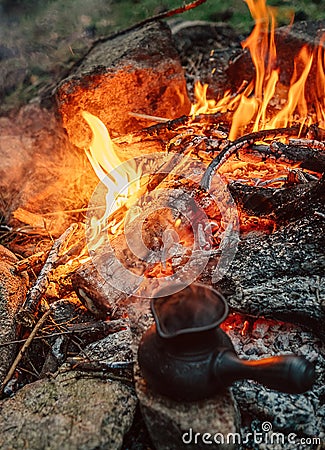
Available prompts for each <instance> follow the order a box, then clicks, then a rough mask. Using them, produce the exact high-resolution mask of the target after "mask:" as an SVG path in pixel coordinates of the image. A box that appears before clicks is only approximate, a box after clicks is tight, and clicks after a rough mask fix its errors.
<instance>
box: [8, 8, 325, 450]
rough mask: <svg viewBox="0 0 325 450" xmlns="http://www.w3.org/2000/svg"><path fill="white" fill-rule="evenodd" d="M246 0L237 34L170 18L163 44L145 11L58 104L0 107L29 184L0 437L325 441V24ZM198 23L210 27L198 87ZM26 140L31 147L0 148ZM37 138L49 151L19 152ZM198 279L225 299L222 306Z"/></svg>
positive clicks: (163, 442)
mask: <svg viewBox="0 0 325 450" xmlns="http://www.w3.org/2000/svg"><path fill="white" fill-rule="evenodd" d="M199 3H200V2H199ZM247 4H248V6H249V8H250V11H251V13H252V16H253V17H254V19H255V21H256V26H255V28H254V30H253V32H252V33H251V35H250V36H249V37H248V38H246V39H245V40H244V41H243V43H242V47H241V46H240V43H239V42H240V39H239V37H238V36H237V35H236V33H235V32H233V31H231V30H230V29H229V28H228V27H225V26H221V25H214V24H209V25H206V24H205V25H204V24H202V23H194V24H186V23H185V24H184V23H181V24H178V23H175V24H174V25H173V26H172V31H173V34H174V40H175V41H174V42H176V44H174V42H173V40H172V37H171V33H170V30H169V28H168V26H167V25H165V24H162V23H160V22H156V21H151V22H150V21H148V23H146V24H143V25H141V26H139V27H137V28H135V29H133V30H131V31H128V32H126V33H121V34H118V35H117V36H115V37H112V38H111V39H106V40H103V41H100V42H98V43H96V44H95V45H94V46H93V48H92V49H91V50H90V51H89V52H88V54H87V55H86V56H85V57H84V58H83V59H82V60H81V61H80V62H79V63H77V64H76V65H75V66H74V67H73V68H72V70H71V71H70V73H69V75H68V76H67V77H66V78H65V79H63V80H61V82H60V83H58V85H57V86H56V88H55V90H54V91H53V94H52V96H51V107H50V109H48V110H47V111H45V110H44V109H43V108H42V107H41V106H40V105H37V104H34V105H33V104H32V105H29V106H27V107H26V108H22V110H21V112H20V113H19V115H18V116H17V119H16V121H15V122H16V123H15V127H14V128H13V127H12V128H10V127H11V126H12V123H11V122H10V119H9V118H8V119H5V118H4V119H2V122H1V121H0V126H1V128H2V129H7V130H13V131H8V132H7V133H8V136H7V141H6V143H5V144H4V146H3V149H1V151H2V153H3V160H4V161H5V164H6V167H7V169H8V168H10V167H12V165H15V164H16V165H17V174H18V172H19V174H18V175H17V176H16V175H15V172H13V173H14V175H12V177H13V178H12V179H10V177H9V178H8V175H7V174H6V171H4V173H3V175H4V176H3V179H4V180H5V181H3V186H4V190H5V192H6V193H7V196H9V195H10V189H9V188H10V187H11V186H12V185H13V184H14V183H15V182H17V180H19V178H23V179H24V185H23V186H22V189H21V190H20V192H18V193H17V200H16V202H15V204H11V207H10V210H9V209H8V217H7V220H6V222H5V223H4V224H3V225H2V229H1V231H2V235H3V240H2V243H3V244H5V246H6V247H8V249H9V250H11V251H12V252H13V253H14V254H16V255H19V256H18V259H17V257H16V256H15V255H13V254H12V253H10V251H9V250H6V249H4V250H3V252H2V253H1V261H0V262H1V263H2V264H3V265H4V270H3V272H4V274H5V277H4V280H3V281H1V290H3V291H4V292H5V294H4V296H3V298H2V299H1V302H2V304H1V305H0V307H1V308H2V312H1V311H0V312H1V314H0V316H5V311H9V313H8V315H9V318H8V317H6V319H5V320H4V322H3V329H4V330H5V331H4V333H3V335H0V341H1V342H0V345H1V346H2V348H4V349H6V351H4V352H3V361H2V369H1V371H0V375H1V382H2V395H3V399H2V400H1V402H2V403H1V408H2V413H1V421H0V428H1V430H2V433H1V436H2V437H1V438H0V442H1V447H2V448H22V447H19V446H22V442H23V441H24V442H27V443H28V445H29V447H30V448H35V449H36V448H45V447H46V446H47V447H48V448H53V449H54V448H64V447H62V446H63V443H64V442H66V441H67V440H68V441H69V440H70V441H69V442H70V447H71V448H81V447H82V448H95V447H96V448H122V447H123V445H124V448H133V447H132V446H131V444H130V443H132V441H136V442H137V444H138V445H139V447H138V448H148V446H152V448H157V449H160V448H161V449H163V448H194V447H198V448H204V447H205V445H206V444H210V445H211V446H212V448H217V447H220V448H236V446H237V447H238V446H239V445H241V446H242V448H247V449H248V448H261V447H259V445H260V444H263V445H264V446H265V448H273V447H272V445H273V444H274V443H275V442H274V439H275V438H276V439H280V441H276V443H278V444H281V445H282V446H281V448H284V449H291V448H306V447H304V445H306V444H307V445H310V447H308V448H320V446H321V439H323V438H324V429H323V422H324V415H325V412H324V406H323V398H324V388H323V383H324V366H325V362H324V347H323V345H324V344H323V339H324V327H323V326H322V321H323V319H324V292H325V289H324V288H325V284H324V266H325V256H324V248H325V242H324V223H325V222H324V218H325V207H324V195H325V189H324V188H325V178H324V169H325V157H324V150H325V98H324V86H325V50H324V42H325V34H324V30H323V28H324V27H325V24H324V23H318V24H317V26H315V30H314V31H309V34H308V27H307V26H305V25H303V24H302V25H293V26H292V28H287V27H285V28H276V25H275V17H274V15H273V14H272V10H270V9H269V8H268V7H267V6H266V4H265V2H264V1H263V0H258V1H256V2H255V1H253V0H249V1H247ZM207 30H208V34H207ZM200 33H201V34H200ZM211 34H213V36H214V39H212V40H211ZM193 35H195V36H198V35H199V36H202V39H203V38H204V36H208V37H205V38H204V39H206V46H205V45H203V44H202V42H200V51H201V52H202V51H203V50H202V48H203V47H205V49H204V51H205V53H204V54H203V57H202V58H201V60H202V61H203V63H202V64H203V66H202V71H201V72H202V79H201V82H196V83H195V85H194V84H193V71H194V72H195V71H200V70H199V69H200V67H194V69H193V58H194V57H195V56H196V55H195V46H194V45H192V44H191V45H188V42H190V40H191V38H192V37H193ZM219 40H220V42H227V46H226V48H223V47H222V45H221V44H220V42H219ZM175 45H176V47H178V48H176V47H175ZM223 45H225V44H223ZM209 46H211V48H209ZM108 55H109V56H108ZM179 55H180V58H181V60H180V59H179ZM193 55H194V56H193ZM181 64H182V65H183V67H184V68H185V77H184V73H183V68H182V65H181ZM218 64H219V65H220V66H219V67H218ZM210 69H212V71H211V70H210ZM195 73H196V72H195ZM207 81H208V82H209V85H208V84H207V83H205V82H207ZM188 92H189V96H188ZM45 100H46V103H47V105H48V104H49V102H48V100H49V97H48V94H47V96H46V99H45V97H43V102H45ZM58 117H59V118H58ZM21 130H24V133H22V131H21ZM19 133H21V135H22V136H23V138H21V141H22V142H23V143H22V144H21V145H22V147H23V149H24V152H25V153H24V155H25V156H24V155H23V156H22V161H18V162H12V156H11V148H13V147H14V146H15V145H17V134H19ZM44 143H45V144H44ZM37 145H39V146H40V148H45V147H43V146H44V145H45V146H47V147H48V149H49V154H50V155H51V151H52V148H54V149H55V152H54V150H53V152H54V153H53V155H54V156H53V157H52V155H51V156H50V162H49V163H48V164H47V160H48V156H46V152H41V151H36V152H35V155H34V156H33V161H32V165H31V166H28V164H29V163H28V158H29V156H28V155H29V154H30V153H28V148H30V149H37V148H38V147H37ZM22 153H23V152H22ZM62 162H63V166H64V167H65V168H66V170H63V169H62ZM30 167H33V171H34V172H31V170H30ZM26 168H28V170H27V169H26ZM18 169H19V170H18ZM7 172H9V171H8V170H7ZM31 173H34V175H31ZM7 196H5V197H4V202H6V201H8V199H7ZM8 198H9V197H8ZM9 214H11V216H12V217H13V218H12V217H11V216H10V217H9ZM27 274H28V276H29V279H28V276H27ZM12 277H13V278H12ZM12 280H14V281H12ZM10 286H14V289H13V288H11V287H10ZM16 286H17V288H16ZM195 286H199V287H200V288H198V289H199V294H197V295H196V296H193V299H194V300H195V301H193V299H192V301H191V303H190V306H188V307H187V308H185V310H184V309H182V311H181V312H180V310H179V309H177V302H176V303H175V301H176V300H175V299H178V298H180V297H181V296H182V293H183V292H184V290H185V291H186V292H187V289H194V288H195ZM27 289H28V292H27V295H26V290H27ZM200 289H201V290H203V291H202V292H201V291H200ZM12 291H14V292H12ZM206 292H212V293H215V292H220V298H219V297H218V296H217V297H218V298H219V300H220V299H223V300H222V302H221V303H220V301H219V303H218V307H220V304H222V308H221V310H220V309H218V310H217V314H216V315H215V309H213V307H211V308H212V309H209V308H208V307H209V303H208V297H209V296H207V298H205V297H206ZM203 293H204V294H203ZM12 299H13V300H12ZM168 299H169V300H170V301H171V302H172V303H173V302H174V303H173V305H172V306H173V307H174V308H176V310H173V308H171V309H168V308H167V307H166V308H167V309H166V310H163V308H164V305H165V304H167V303H166V301H168ZM150 301H152V305H153V306H152V308H153V312H154V317H155V319H156V325H154V323H153V315H152V314H151V311H150ZM175 305H176V306H175ZM228 307H229V309H230V313H229V315H228V316H227V311H228ZM200 308H203V310H204V311H206V310H207V311H208V312H207V313H206V314H205V315H204V320H203V319H202V317H201V316H200V312H202V309H200ZM204 308H206V309H204ZM166 311H167V313H166ZM170 311H173V312H170ZM189 316H191V317H194V318H197V317H199V319H197V320H196V319H195V320H194V323H193V322H191V320H192V319H191V318H190V319H188V318H189ZM200 317H201V319H200ZM187 319H188V320H189V322H188V321H187ZM184 323H185V325H184ZM180 324H182V325H180ZM188 324H190V325H188ZM197 324H198V325H197ZM210 325H211V329H210ZM217 325H218V326H219V325H220V329H218V331H216V329H215V328H216V326H217ZM170 327H172V328H170ZM196 328H197V329H196ZM212 328H213V329H212ZM148 329H149V330H151V331H149V332H148V334H147V336H148V340H147V341H146V338H143V336H145V335H146V334H145V333H146V332H147V330H148ZM156 330H158V334H156ZM175 330H176V331H175ZM184 330H185V331H184ZM197 331H198V332H197ZM200 332H202V333H203V334H204V336H205V333H206V334H207V336H208V337H207V340H206V341H204V339H203V338H202V337H200V336H201V334H200ZM216 336H217V337H218V339H217V338H216ZM142 338H143V339H144V340H143V341H142V344H141V345H142V347H141V346H140V353H139V355H140V359H139V363H140V368H139V366H138V363H137V358H138V347H139V343H140V341H141V339H142ZM170 338H171V339H170ZM164 339H165V341H168V342H167V343H166V342H165V341H164ZM173 339H174V340H176V341H177V342H174V341H173ZM214 340H216V343H217V344H218V345H216V346H214V347H213V349H212V350H211V348H212V347H211V345H212V344H211V343H212V342H214ZM179 341H181V343H179ZM202 343H204V345H203V344H202ZM210 344H211V345H210ZM164 345H165V346H166V349H165V350H164V349H163V347H164ZM205 345H206V346H207V348H208V350H209V351H206V347H205ZM193 348H194V350H195V351H194V350H193ZM225 348H226V350H225ZM8 349H10V351H7V350H8ZM210 350H211V352H210ZM216 351H217V355H216V354H215V352H216ZM159 352H161V353H159ZM210 353H211V354H212V353H213V355H214V357H216V359H213V358H212V357H211V354H210ZM175 354H176V357H175V358H174V359H172V358H171V357H170V355H173V356H175ZM189 354H191V360H186V358H188V355H189ZM236 354H237V355H238V357H239V358H240V360H242V362H240V360H239V359H237V356H236ZM292 354H294V355H296V356H292ZM12 355H16V360H14V358H13V357H12ZM193 355H194V356H193ZM202 355H203V357H202ZM220 355H221V356H220ZM222 355H223V356H222ZM224 355H226V356H224ZM229 355H230V356H229ZM290 355H291V356H290ZM220 358H221V359H222V358H223V362H222V361H221V363H222V364H221V363H220V366H218V370H217V369H216V367H217V365H218V364H217V362H216V361H219V360H220ZM212 360H213V361H215V363H214V365H213V364H212V363H211V361H212ZM243 360H247V361H243ZM256 360H260V361H261V362H260V366H259V364H258V362H257V361H256ZM175 361H176V362H175ZM179 361H181V363H182V364H180V363H179ZM184 361H185V362H184ZM199 361H201V362H202V361H204V364H201V363H200V364H201V366H200V364H199ZM219 362H220V361H219ZM159 364H161V367H160V366H159ZM178 364H180V365H179V366H178ZM211 364H212V365H213V370H212V372H213V374H214V376H215V377H217V379H218V380H219V378H218V377H220V373H222V377H223V381H222V382H220V385H218V388H217V389H216V390H215V389H213V388H211V386H212V385H213V383H212V381H211V373H212V372H210V366H209V365H211ZM267 364H269V365H270V366H269V367H268V369H266V365H267ZM277 364H278V365H277ZM176 366H177V367H176ZM203 366H204V367H203ZM208 366H209V367H208ZM230 366H231V367H230ZM239 366H240V370H241V371H242V373H239V372H240V370H239V369H238V367H239ZM175 367H176V369H177V370H176V369H175ZM314 367H315V380H314V376H313V371H314ZM167 368H168V370H167ZM279 368H280V369H281V370H282V371H281V370H279ZM174 369H175V370H176V372H175V370H174ZM257 369H258V374H257V375H255V373H253V372H254V370H256V371H257ZM169 370H171V371H169ZM173 370H174V372H173ZM299 370H300V372H299V373H297V371H299ZM272 371H274V372H272ZM171 373H177V375H174V378H172V379H171V380H170V381H169V378H168V377H169V376H170V374H171ZM256 373H257V372H256ZM272 373H274V374H275V375H274V377H275V378H276V379H273V376H272ZM178 376H180V381H179V380H178V378H177V377H178ZM159 377H160V378H159ZM191 377H192V378H191ZM200 377H201V378H200ZM222 377H221V378H222ZM88 378H89V395H88V396H87V395H86V394H85V397H86V398H87V402H89V403H88V406H89V411H91V412H90V413H89V411H88V412H87V403H86V404H84V403H82V400H81V397H82V396H83V395H81V392H87V389H88V387H87V381H88ZM243 378H244V380H243ZM284 378H285V380H284ZM193 379H195V382H196V385H195V386H198V388H197V390H196V388H195V387H193V385H192V384H191V383H190V381H191V380H193ZM247 379H248V380H247ZM251 379H254V380H258V381H261V382H265V384H266V386H268V388H267V387H264V386H263V385H262V384H259V383H258V382H255V381H252V380H251ZM200 380H201V382H202V386H200ZM235 380H239V381H236V382H234V381H235ZM288 380H289V381H288ZM290 380H291V381H290ZM187 381H188V382H189V386H190V387H188V386H186V382H187ZM232 382H234V384H233V386H232V387H231V389H230V388H229V385H230V384H231V383H232ZM313 382H314V383H313ZM209 383H211V384H209ZM76 386H78V387H76ZM183 386H184V390H182V387H183ZM97 388H98V392H99V394H98V395H99V396H98V397H97V396H96V390H97ZM272 388H276V389H277V390H273V389H272ZM281 391H283V392H281ZM100 393H102V396H101V395H100ZM201 394H202V395H201ZM12 395H13V397H12V398H8V397H10V396H12ZM34 395H35V396H36V397H40V398H44V399H47V400H44V404H45V407H44V408H45V409H46V412H45V413H44V414H43V415H42V407H41V406H37V407H36V408H35V410H33V408H32V407H31V404H33V401H34ZM92 396H93V397H94V400H91V397H92ZM95 397H96V399H95ZM169 397H171V398H169ZM104 398H105V400H104ZM29 399H30V403H29ZM55 399H56V400H55ZM74 399H78V401H76V402H74ZM70 401H71V404H70ZM102 401H103V402H104V403H103V407H102V408H98V405H99V404H101V402H102ZM138 401H139V404H140V409H137V410H136V405H137V402H138ZM297 405H298V407H297ZM115 410H116V414H115V413H114V411H115ZM16 411H18V412H16ZM110 411H113V412H112V414H111V415H110ZM23 413H25V414H26V417H28V420H26V422H25V423H26V425H21V422H22V414H23ZM75 414H76V415H78V420H75V419H71V420H72V424H73V425H71V429H72V430H73V431H71V433H70V431H69V429H70V428H69V427H70V425H69V423H70V422H69V420H70V419H69V420H68V419H67V418H69V417H73V416H74V415H75ZM122 416H123V417H124V419H123V421H122V422H123V423H122V424H121V425H119V426H118V427H117V428H116V429H115V428H114V427H115V425H116V423H117V422H118V420H119V417H122ZM44 417H46V418H47V417H49V419H48V418H47V419H46V420H48V422H46V421H45V418H44ZM55 417H60V420H62V424H61V428H62V434H61V437H62V439H61V437H60V438H57V436H56V435H54V434H53V436H52V435H51V436H50V437H49V438H48V440H49V441H48V442H45V441H44V439H43V438H41V437H40V436H39V435H38V433H37V430H36V428H34V426H36V425H38V424H39V423H41V424H42V425H44V426H50V428H52V426H53V429H54V430H57V428H58V427H57V426H56V425H55V423H56V419H55ZM9 420H10V423H12V424H13V429H14V430H16V431H15V432H14V433H12V434H10V430H8V429H7V428H3V427H2V424H5V423H6V422H7V423H8V421H9ZM68 422H69V423H68ZM98 424H101V425H98ZM132 424H133V425H132ZM144 424H145V425H144ZM18 427H20V428H19V429H22V430H23V431H21V436H22V437H21V439H22V441H20V440H17V444H15V439H16V437H17V429H18ZM98 427H99V428H98ZM82 430H85V431H82ZM112 430H113V431H112ZM114 430H115V431H114ZM139 430H140V431H139ZM56 433H57V431H56ZM69 433H70V434H69ZM18 434H19V433H18ZM208 435H209V436H208ZM259 435H261V436H262V437H258V436H259ZM275 435H276V436H277V437H276V436H275ZM19 439H20V438H19ZM258 439H262V441H258ZM90 441H91V442H93V443H94V444H88V443H87V444H85V443H86V442H90ZM123 441H124V444H123ZM6 445H7V447H6ZM24 445H25V444H24ZM227 445H228V447H223V446H227ZM10 446H11V447H10ZM263 448H264V447H263Z"/></svg>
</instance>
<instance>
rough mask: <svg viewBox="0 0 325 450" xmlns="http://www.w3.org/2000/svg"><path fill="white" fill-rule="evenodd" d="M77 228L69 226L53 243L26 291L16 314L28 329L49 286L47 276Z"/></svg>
mask: <svg viewBox="0 0 325 450" xmlns="http://www.w3.org/2000/svg"><path fill="white" fill-rule="evenodd" d="M77 227H78V225H77V224H72V225H70V227H69V228H68V229H67V230H66V231H65V232H64V233H63V234H62V235H61V236H60V237H59V238H58V239H57V240H56V241H55V242H54V244H53V246H52V248H51V250H50V252H49V255H48V257H47V259H46V261H45V264H44V266H43V268H42V270H41V271H40V273H39V275H38V278H37V280H36V282H35V284H34V285H33V286H32V287H31V289H30V290H29V291H28V293H27V297H26V300H25V303H24V304H23V306H22V307H21V309H20V311H19V313H18V314H17V318H18V321H20V322H21V323H24V324H25V325H26V326H29V327H30V326H31V324H33V323H34V317H33V314H34V312H35V311H36V308H37V306H38V304H39V302H40V300H41V298H42V296H43V294H44V292H45V291H46V289H47V287H48V285H49V275H50V273H51V272H52V270H53V269H54V268H55V267H56V264H57V262H58V261H59V260H60V258H61V256H62V253H61V252H62V250H63V249H64V248H65V247H66V244H67V241H68V240H69V239H70V237H71V235H72V234H73V233H74V232H75V230H76V228H77Z"/></svg>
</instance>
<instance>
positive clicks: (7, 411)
mask: <svg viewBox="0 0 325 450" xmlns="http://www.w3.org/2000/svg"><path fill="white" fill-rule="evenodd" d="M136 403H137V400H136V397H135V394H134V391H133V389H132V388H130V387H128V386H125V385H124V384H122V383H121V382H118V381H110V380H101V379H99V378H97V379H96V378H95V377H93V376H91V375H85V374H82V373H80V372H73V371H69V372H65V373H61V374H59V375H57V376H56V377H55V378H52V379H43V380H41V381H37V382H35V383H32V384H29V385H26V386H25V387H24V388H22V389H21V390H20V391H19V392H17V394H16V395H15V397H13V398H10V399H8V400H4V401H2V403H1V406H0V408H1V413H0V430H1V433H0V435H1V436H0V447H1V449H3V450H9V449H10V450H13V449H17V450H18V449H22V448H30V449H33V450H45V449H51V450H95V449H96V450H107V449H119V448H121V447H122V443H123V436H124V434H125V433H127V431H128V430H129V428H130V427H131V424H132V421H133V417H134V413H135V407H136ZM8 425H9V426H8Z"/></svg>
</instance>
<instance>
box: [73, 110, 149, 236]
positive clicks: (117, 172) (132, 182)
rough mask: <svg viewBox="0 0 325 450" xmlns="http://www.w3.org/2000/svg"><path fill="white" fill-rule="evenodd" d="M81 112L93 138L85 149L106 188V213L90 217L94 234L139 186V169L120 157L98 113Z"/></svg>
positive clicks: (131, 162)
mask: <svg viewBox="0 0 325 450" xmlns="http://www.w3.org/2000/svg"><path fill="white" fill-rule="evenodd" d="M82 116H83V118H84V119H85V121H86V122H87V123H88V125H89V127H90V129H91V131H92V141H91V143H90V146H89V149H86V154H87V157H88V159H89V161H90V163H91V165H92V167H93V169H94V171H95V173H96V175H97V177H98V178H99V179H100V180H101V182H102V183H103V184H104V185H105V186H106V188H107V194H106V210H105V213H104V215H103V217H102V218H101V219H100V220H99V221H96V219H93V222H92V224H91V229H92V230H93V232H94V234H98V233H99V232H100V231H101V230H102V229H103V227H104V224H105V221H106V220H107V218H108V217H109V216H110V215H111V214H112V213H113V212H114V211H116V210H117V209H118V208H120V207H122V206H123V205H125V204H126V202H127V201H128V199H129V198H130V197H131V196H132V195H133V194H135V193H136V192H137V191H138V190H139V188H140V176H141V173H140V172H139V171H138V170H137V168H136V167H135V164H134V162H133V161H128V162H124V163H123V162H122V161H121V160H120V158H119V157H118V155H117V148H116V146H115V145H114V143H113V141H112V140H111V138H110V135H109V133H108V131H107V128H106V127H105V125H104V124H103V122H102V121H101V120H100V119H99V118H98V117H96V116H94V115H93V114H90V113H89V112H87V111H83V112H82Z"/></svg>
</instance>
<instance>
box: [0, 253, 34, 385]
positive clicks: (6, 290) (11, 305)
mask: <svg viewBox="0 0 325 450" xmlns="http://www.w3.org/2000/svg"><path fill="white" fill-rule="evenodd" d="M17 261H18V259H17V258H16V256H15V255H14V254H13V253H11V252H10V251H9V250H7V249H6V248H5V247H3V246H2V245H0V345H1V344H5V343H6V342H10V341H13V340H15V339H17V336H16V323H15V314H16V312H17V311H18V310H19V308H20V307H21V306H22V304H23V302H24V300H25V297H26V293H27V285H28V276H27V274H26V273H21V274H19V273H15V268H14V265H15V262H17ZM16 348H17V347H16V345H8V346H4V347H2V348H1V352H0V383H2V382H3V380H4V378H5V376H6V375H7V372H8V370H9V368H10V366H11V364H12V362H13V360H14V358H15V353H16Z"/></svg>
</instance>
